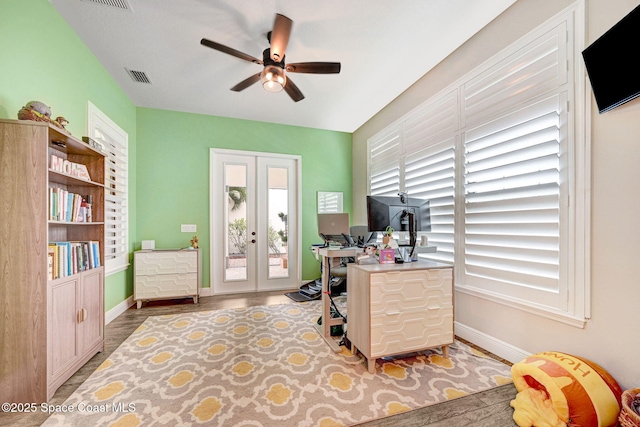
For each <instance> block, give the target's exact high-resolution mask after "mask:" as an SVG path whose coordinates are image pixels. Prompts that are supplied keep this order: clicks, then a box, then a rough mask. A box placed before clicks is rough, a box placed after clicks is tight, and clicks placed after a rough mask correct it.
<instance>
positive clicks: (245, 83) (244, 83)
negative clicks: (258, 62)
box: [231, 73, 260, 92]
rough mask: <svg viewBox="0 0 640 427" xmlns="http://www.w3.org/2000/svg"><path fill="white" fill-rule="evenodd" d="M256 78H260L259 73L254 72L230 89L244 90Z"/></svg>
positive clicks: (256, 79) (255, 80) (235, 90)
mask: <svg viewBox="0 0 640 427" xmlns="http://www.w3.org/2000/svg"><path fill="white" fill-rule="evenodd" d="M258 80H260V73H258V74H255V75H253V76H251V77H249V78H248V79H244V80H243V81H241V82H240V83H238V84H237V85H235V86H234V87H232V88H231V90H232V91H234V92H240V91H241V90H245V89H246V88H248V87H249V86H251V85H252V84H254V83H255V82H257V81H258Z"/></svg>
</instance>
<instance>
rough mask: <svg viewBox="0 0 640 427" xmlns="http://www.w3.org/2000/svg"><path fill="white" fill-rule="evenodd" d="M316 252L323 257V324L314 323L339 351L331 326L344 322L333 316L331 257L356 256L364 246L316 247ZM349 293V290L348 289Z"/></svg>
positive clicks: (330, 345)
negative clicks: (341, 247) (330, 283)
mask: <svg viewBox="0 0 640 427" xmlns="http://www.w3.org/2000/svg"><path fill="white" fill-rule="evenodd" d="M313 250H314V252H316V253H317V254H318V255H320V256H321V257H322V325H318V324H317V323H316V324H314V326H315V328H316V329H317V330H318V333H319V334H320V336H321V337H322V338H324V340H325V341H326V342H327V344H328V345H329V347H331V349H332V350H333V351H334V352H336V353H338V352H339V351H340V346H339V345H338V343H336V342H335V340H334V339H333V338H331V326H333V325H342V324H343V323H344V322H343V320H342V318H341V317H337V318H331V300H330V299H329V295H330V294H329V293H330V292H331V290H330V289H329V280H330V279H331V278H330V277H329V269H330V267H329V266H330V265H331V259H333V258H342V257H355V256H356V255H357V254H358V253H360V252H362V248H345V249H332V248H327V247H314V248H313ZM348 286H349V282H348V280H347V288H348ZM347 294H348V291H347Z"/></svg>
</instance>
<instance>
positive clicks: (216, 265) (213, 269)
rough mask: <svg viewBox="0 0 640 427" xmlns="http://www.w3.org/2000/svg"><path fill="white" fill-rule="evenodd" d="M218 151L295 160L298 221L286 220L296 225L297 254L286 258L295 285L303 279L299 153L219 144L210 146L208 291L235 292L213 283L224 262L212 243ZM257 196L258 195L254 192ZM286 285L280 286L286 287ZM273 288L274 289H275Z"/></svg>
mask: <svg viewBox="0 0 640 427" xmlns="http://www.w3.org/2000/svg"><path fill="white" fill-rule="evenodd" d="M221 155H233V156H253V157H263V158H277V159H287V160H293V161H294V162H295V166H294V169H295V174H296V178H295V179H296V187H297V188H296V189H295V191H294V192H292V193H291V194H292V195H293V196H294V197H295V212H296V217H297V221H296V224H295V226H294V224H288V226H289V227H291V226H294V227H295V231H296V232H295V236H296V237H295V244H296V246H297V254H296V256H295V259H291V258H288V263H289V264H292V263H295V264H294V265H295V267H296V268H295V271H296V277H294V278H293V279H294V281H295V283H296V287H297V286H299V285H300V284H301V283H302V248H301V245H302V156H300V155H292V154H281V153H268V152H261V151H245V150H231V149H220V148H210V149H209V242H210V251H209V266H210V268H209V270H210V273H209V275H210V277H209V286H210V290H211V295H221V294H224V293H235V292H217V293H216V292H215V287H214V283H216V281H219V280H224V271H223V269H222V268H221V266H222V264H223V263H220V262H216V258H215V257H216V256H219V254H218V252H217V251H218V248H217V246H216V245H215V244H214V242H216V239H217V238H218V235H217V234H216V232H217V230H218V227H219V224H220V221H222V218H221V217H220V215H221V210H220V200H218V199H216V197H217V196H220V194H219V191H220V189H221V188H222V182H221V180H222V179H223V178H222V177H223V174H221V173H219V172H220V171H218V170H216V163H217V161H218V156H221ZM256 197H257V195H256ZM286 289H288V288H283V290H286ZM274 290H276V289H274ZM255 291H256V290H245V291H238V292H245V293H247V292H255Z"/></svg>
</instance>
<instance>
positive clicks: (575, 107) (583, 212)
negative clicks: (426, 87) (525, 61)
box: [367, 0, 591, 327]
mask: <svg viewBox="0 0 640 427" xmlns="http://www.w3.org/2000/svg"><path fill="white" fill-rule="evenodd" d="M562 25H565V26H566V31H564V33H566V40H564V41H565V42H566V44H567V52H568V54H567V57H566V58H565V57H563V56H562V55H560V59H559V61H566V64H567V70H566V72H567V76H568V79H569V81H568V82H564V83H561V84H558V88H562V87H563V84H564V85H565V86H566V88H565V90H566V91H567V92H568V100H567V101H566V106H563V109H562V111H563V112H566V113H567V114H568V117H569V119H568V125H567V130H566V132H567V135H566V138H567V141H568V142H567V145H566V147H564V151H563V152H562V153H561V156H562V157H563V158H562V159H561V166H562V167H568V168H569V171H568V173H567V174H566V175H565V176H566V179H565V180H563V182H561V183H560V186H561V190H560V191H561V193H560V194H561V199H560V200H559V207H560V208H561V210H562V213H561V215H560V220H559V222H558V224H559V226H560V227H566V228H567V233H566V235H565V236H561V238H562V239H563V242H561V250H560V254H559V256H558V262H559V264H560V269H562V271H563V273H562V274H564V276H565V277H564V278H562V279H561V280H562V281H563V283H559V288H561V287H562V286H566V289H565V291H566V298H567V301H566V303H564V304H561V305H560V306H558V307H550V306H548V305H545V304H541V303H538V302H537V301H530V300H527V299H524V298H517V297H513V296H512V295H507V294H501V293H497V292H492V291H489V290H487V289H483V288H481V287H477V286H470V285H467V284H465V283H464V282H463V280H464V271H465V270H464V269H465V265H464V252H465V251H464V250H465V246H464V245H465V243H464V242H465V239H464V236H465V234H464V233H465V222H464V217H465V206H464V205H465V203H464V200H465V195H464V191H465V189H464V188H465V182H464V180H465V177H464V173H465V172H464V171H465V163H464V152H465V146H464V143H465V141H464V136H465V135H464V134H465V132H466V131H467V130H468V125H471V126H477V125H478V124H481V123H486V122H488V121H490V119H491V118H490V117H484V118H481V119H480V120H474V122H473V123H471V124H469V123H465V116H464V114H465V111H464V105H465V104H464V100H463V99H462V97H463V96H464V95H463V93H464V92H463V87H464V85H465V83H467V82H469V81H471V80H472V79H473V78H477V77H479V76H480V75H481V74H482V73H483V72H485V71H487V70H489V69H491V68H492V67H494V66H496V65H497V64H499V63H500V62H501V61H506V60H509V59H510V57H511V56H513V55H515V54H516V53H517V52H518V50H519V49H522V48H524V47H525V46H527V44H528V43H531V42H533V41H536V40H537V39H539V38H542V37H543V36H545V35H546V33H548V32H550V31H553V30H555V29H557V28H561V27H562ZM558 34H561V36H560V37H562V35H563V31H561V30H559V31H558ZM584 41H585V5H584V1H583V0H580V1H578V2H576V3H574V4H573V5H571V6H569V7H568V8H566V9H565V10H563V11H562V12H560V13H558V14H557V15H556V16H554V17H552V18H551V19H549V20H547V21H546V22H545V23H543V24H542V25H540V26H538V27H537V28H536V29H534V30H532V31H530V32H529V33H528V34H526V35H525V36H523V37H521V38H520V39H519V40H517V41H516V42H514V43H512V44H511V45H510V46H508V47H507V48H505V49H503V50H502V51H501V52H499V53H498V54H496V55H494V56H493V57H491V58H490V59H488V60H487V61H485V63H483V64H481V65H480V66H478V67H475V68H474V69H473V70H471V71H470V72H469V73H467V74H466V75H464V76H463V77H461V78H460V79H458V80H456V81H455V82H454V83H452V84H451V85H449V86H447V87H446V88H444V89H443V90H441V91H440V92H439V93H437V94H436V95H434V96H433V97H430V98H429V99H427V100H426V101H425V102H424V103H423V104H421V105H420V106H418V107H416V108H415V109H414V110H412V111H411V112H409V113H407V114H405V115H404V116H403V117H402V118H400V119H398V120H396V121H395V122H394V123H392V124H390V125H389V126H387V127H386V128H385V129H383V130H381V131H380V132H378V133H377V134H376V135H374V136H372V137H371V138H370V139H369V141H368V147H367V153H368V161H369V163H368V172H367V173H368V194H372V187H371V181H372V167H371V166H372V165H371V158H370V157H371V146H372V145H374V146H375V144H376V143H377V142H379V141H381V140H382V139H383V138H384V137H388V135H390V134H393V133H394V132H398V133H399V134H400V139H401V141H400V145H401V149H400V152H401V155H400V156H399V157H398V159H397V167H398V168H399V173H398V178H397V179H398V187H399V188H400V191H406V190H405V182H404V172H405V171H404V167H405V159H409V158H411V157H409V156H412V155H413V153H412V152H406V151H405V147H404V146H403V144H404V141H403V128H404V127H405V126H407V123H408V122H410V121H411V120H415V116H416V115H418V114H419V113H420V111H421V110H428V109H429V105H433V104H437V103H438V102H439V101H440V100H441V99H444V98H445V97H447V96H451V93H452V92H454V93H455V94H456V95H455V96H456V97H457V103H458V104H457V105H458V111H457V113H458V114H459V115H460V117H459V122H458V126H457V129H456V131H454V132H452V133H451V135H450V137H452V138H453V141H454V142H453V144H454V149H455V157H456V160H455V170H456V172H455V207H454V218H455V219H454V224H455V225H454V230H455V231H454V236H453V238H454V241H455V243H454V253H455V254H454V260H455V262H454V266H455V271H456V274H455V277H456V284H455V286H456V290H457V291H459V292H461V293H465V294H469V295H473V296H475V297H479V298H483V299H487V300H491V301H494V302H497V303H500V304H504V305H508V306H510V307H513V308H516V309H518V310H522V311H527V312H530V313H534V314H537V315H540V316H543V317H546V318H550V319H553V320H556V321H559V322H563V323H566V324H569V325H572V326H575V327H584V325H585V323H586V320H587V319H589V318H590V316H591V313H590V305H591V304H590V251H589V247H590V223H591V220H590V197H589V195H590V157H591V154H590V153H591V141H590V138H589V137H590V134H589V125H590V108H589V105H590V103H589V99H590V91H589V88H588V85H587V84H586V74H585V71H584V65H583V64H582V62H581V57H580V52H581V51H582V50H583V49H584ZM554 90H555V89H554ZM558 90H560V89H558ZM540 93H542V94H543V95H546V94H549V93H552V92H540ZM536 96H540V94H537V95H535V96H533V97H530V98H527V100H526V101H525V102H524V103H522V104H519V105H520V106H522V105H525V104H526V103H530V102H532V100H533V99H535V98H536ZM430 143H431V144H435V143H433V142H430ZM427 147H429V144H427V145H424V146H423V147H421V149H423V150H424V149H425V148H427ZM413 150H414V151H416V149H415V148H414V149H413ZM374 191H375V189H374ZM376 194H377V193H376ZM426 256H427V257H428V255H426ZM563 297H564V296H563Z"/></svg>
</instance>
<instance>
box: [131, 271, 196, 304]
mask: <svg viewBox="0 0 640 427" xmlns="http://www.w3.org/2000/svg"><path fill="white" fill-rule="evenodd" d="M134 293H135V295H134V297H133V298H134V299H135V300H140V299H159V298H163V297H166V298H170V297H176V296H189V295H197V294H198V273H188V274H161V275H157V276H137V277H136V283H135V292H134Z"/></svg>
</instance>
